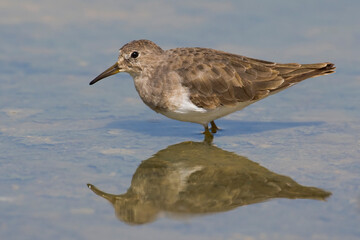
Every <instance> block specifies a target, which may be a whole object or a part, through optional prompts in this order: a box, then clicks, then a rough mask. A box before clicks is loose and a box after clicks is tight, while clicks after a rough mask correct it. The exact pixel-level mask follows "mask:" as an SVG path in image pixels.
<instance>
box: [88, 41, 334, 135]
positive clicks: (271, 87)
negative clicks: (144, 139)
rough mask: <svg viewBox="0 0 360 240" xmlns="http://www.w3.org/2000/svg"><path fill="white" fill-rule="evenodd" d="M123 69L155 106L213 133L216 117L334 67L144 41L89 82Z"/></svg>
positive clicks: (125, 49) (127, 47)
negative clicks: (261, 58) (169, 47)
mask: <svg viewBox="0 0 360 240" xmlns="http://www.w3.org/2000/svg"><path fill="white" fill-rule="evenodd" d="M120 72H126V73H128V74H130V75H131V77H132V78H133V80H134V85H135V88H136V90H137V92H138V94H139V96H140V98H141V99H142V101H143V102H144V103H145V104H146V105H147V106H148V107H150V108H151V109H152V110H154V111H155V112H157V113H160V114H163V115H165V116H166V117H168V118H171V119H175V120H180V121H185V122H192V123H198V124H201V125H202V126H204V130H205V131H204V134H205V135H209V136H213V135H212V133H216V132H217V131H218V130H219V128H218V127H217V125H216V124H215V122H214V121H215V120H217V119H219V118H221V117H224V116H226V115H228V114H231V113H233V112H236V111H239V110H241V109H243V108H245V107H247V106H248V105H250V104H252V103H255V102H257V101H259V100H261V99H264V98H266V97H268V96H270V95H273V94H275V93H278V92H280V91H282V90H284V89H287V88H289V87H291V86H293V85H295V84H297V83H299V82H301V81H303V80H305V79H307V78H312V77H316V76H321V75H327V74H331V73H333V72H335V65H334V64H333V63H331V62H322V63H313V64H299V63H276V62H271V61H265V60H260V59H255V58H250V57H246V56H242V55H238V54H233V53H228V52H224V51H220V50H215V49H211V48H201V47H185V48H173V49H168V50H163V49H162V48H161V47H159V46H158V45H157V44H155V43H154V42H152V41H150V40H146V39H141V40H134V41H131V42H129V43H126V44H125V45H124V46H123V47H121V48H120V50H119V57H118V60H117V62H116V63H115V64H114V65H112V66H111V67H109V68H108V69H106V70H105V71H104V72H102V73H101V74H99V75H98V76H97V77H96V78H94V79H93V80H92V81H91V82H90V83H89V84H90V85H93V84H94V83H96V82H98V81H99V80H101V79H104V78H106V77H109V76H111V75H114V74H117V73H120ZM209 124H210V125H211V129H210V130H211V133H210V130H209Z"/></svg>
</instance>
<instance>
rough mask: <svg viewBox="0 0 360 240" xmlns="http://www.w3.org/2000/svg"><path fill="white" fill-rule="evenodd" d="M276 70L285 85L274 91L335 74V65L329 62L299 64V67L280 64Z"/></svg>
mask: <svg viewBox="0 0 360 240" xmlns="http://www.w3.org/2000/svg"><path fill="white" fill-rule="evenodd" d="M275 69H276V70H277V71H279V75H280V76H281V77H282V78H283V79H284V82H283V84H281V85H280V86H279V88H277V89H274V90H275V91H278V90H282V89H284V88H287V87H290V86H292V85H294V84H296V83H298V82H301V81H303V80H305V79H307V78H312V77H317V76H321V75H327V74H331V73H333V72H335V66H334V64H333V63H329V62H325V63H314V64H299V65H298V66H294V65H291V66H287V64H279V66H275Z"/></svg>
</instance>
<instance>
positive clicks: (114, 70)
mask: <svg viewBox="0 0 360 240" xmlns="http://www.w3.org/2000/svg"><path fill="white" fill-rule="evenodd" d="M119 72H120V68H119V66H118V63H115V64H114V65H112V66H111V67H109V68H108V69H106V70H105V71H104V72H102V73H101V74H100V75H99V76H97V77H96V78H94V80H92V81H91V82H90V83H89V85H93V84H94V83H96V82H97V81H100V80H101V79H103V78H106V77H109V76H111V75H114V74H117V73H119Z"/></svg>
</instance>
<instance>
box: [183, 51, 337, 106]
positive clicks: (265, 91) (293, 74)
mask: <svg viewBox="0 0 360 240" xmlns="http://www.w3.org/2000/svg"><path fill="white" fill-rule="evenodd" d="M178 51H179V52H177V54H178V56H179V55H180V56H181V55H183V56H184V57H183V58H181V57H180V58H181V60H182V61H180V62H182V63H183V64H182V65H181V66H179V68H178V70H177V72H178V73H179V75H180V76H181V77H182V84H183V86H185V87H187V88H188V89H189V91H190V100H191V101H192V102H193V103H194V104H195V105H196V106H198V107H202V108H206V109H214V108H216V107H218V106H221V105H223V106H228V105H235V104H236V103H238V102H246V101H255V100H259V99H261V98H264V97H266V96H268V95H269V94H271V93H272V92H274V91H280V90H282V89H285V88H287V87H289V86H291V85H293V84H295V83H297V82H300V81H302V80H304V79H306V78H309V77H314V76H318V75H323V74H328V73H331V72H333V69H334V67H333V64H330V63H319V64H304V65H301V64H296V63H289V64H278V63H273V62H268V61H263V60H258V59H252V58H247V57H243V56H239V55H234V54H229V53H225V52H220V51H216V50H212V49H202V48H197V49H181V50H178ZM189 56H191V57H189ZM177 62H178V61H177Z"/></svg>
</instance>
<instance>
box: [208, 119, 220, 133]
mask: <svg viewBox="0 0 360 240" xmlns="http://www.w3.org/2000/svg"><path fill="white" fill-rule="evenodd" d="M210 124H211V132H212V133H216V132H217V130H219V128H218V127H217V126H216V124H215V122H214V121H211V122H210Z"/></svg>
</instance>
